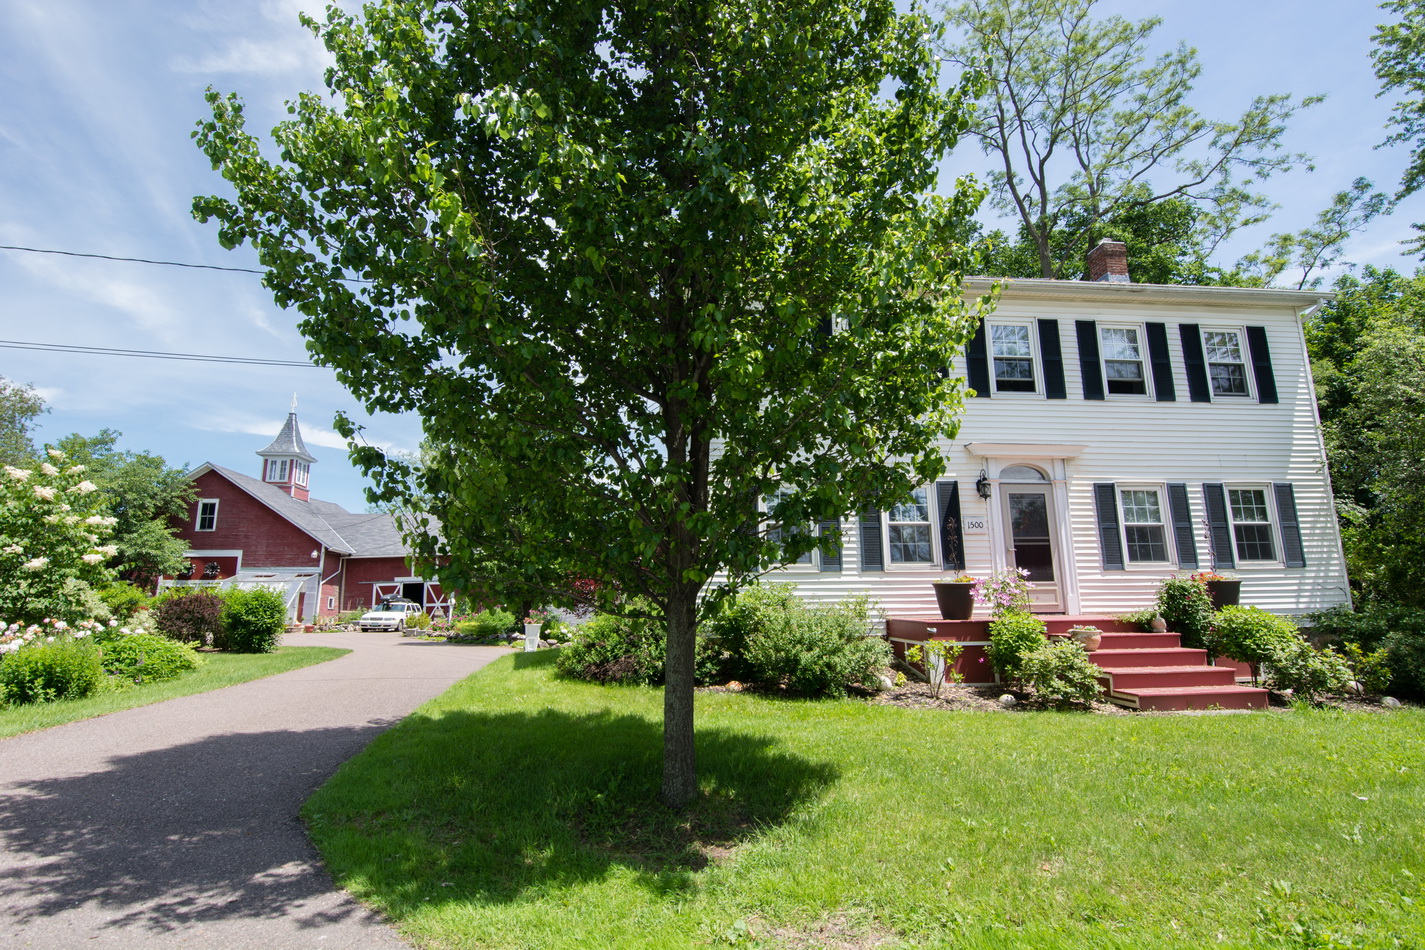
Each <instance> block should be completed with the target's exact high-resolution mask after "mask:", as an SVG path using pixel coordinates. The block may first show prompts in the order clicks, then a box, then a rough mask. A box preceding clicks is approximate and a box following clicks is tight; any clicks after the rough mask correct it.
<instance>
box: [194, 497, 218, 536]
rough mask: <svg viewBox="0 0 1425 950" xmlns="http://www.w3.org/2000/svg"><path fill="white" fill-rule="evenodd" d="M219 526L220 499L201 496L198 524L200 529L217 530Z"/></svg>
mask: <svg viewBox="0 0 1425 950" xmlns="http://www.w3.org/2000/svg"><path fill="white" fill-rule="evenodd" d="M217 528H218V499H216V498H200V499H199V500H198V524H197V529H198V530H199V531H216V530H217Z"/></svg>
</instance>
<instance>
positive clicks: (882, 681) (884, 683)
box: [876, 676, 896, 693]
mask: <svg viewBox="0 0 1425 950" xmlns="http://www.w3.org/2000/svg"><path fill="white" fill-rule="evenodd" d="M876 684H877V685H878V686H880V687H881V692H883V693H884V692H887V691H888V690H892V689H895V688H896V684H895V683H894V682H892V681H891V678H890V677H889V676H878V677H876Z"/></svg>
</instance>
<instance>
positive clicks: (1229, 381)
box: [1202, 330, 1251, 396]
mask: <svg viewBox="0 0 1425 950" xmlns="http://www.w3.org/2000/svg"><path fill="white" fill-rule="evenodd" d="M1202 344H1203V349H1204V351H1205V354H1206V358H1207V377H1208V379H1209V380H1210V381H1211V383H1212V395H1213V396H1250V395H1251V393H1250V392H1249V391H1248V389H1247V361H1246V359H1245V358H1244V357H1243V349H1242V334H1240V333H1238V332H1237V331H1236V330H1204V331H1203V333H1202Z"/></svg>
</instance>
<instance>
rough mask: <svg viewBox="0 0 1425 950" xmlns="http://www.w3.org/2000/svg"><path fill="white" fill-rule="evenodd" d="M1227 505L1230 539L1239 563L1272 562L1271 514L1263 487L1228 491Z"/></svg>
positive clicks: (1274, 557)
mask: <svg viewBox="0 0 1425 950" xmlns="http://www.w3.org/2000/svg"><path fill="white" fill-rule="evenodd" d="M1227 506H1228V508H1229V509H1230V510H1231V512H1232V539H1233V541H1234V542H1235V546H1236V548H1237V560H1238V561H1275V560H1276V559H1277V553H1276V545H1275V544H1274V543H1273V541H1272V513H1271V509H1270V508H1268V507H1267V492H1266V489H1264V488H1230V489H1228V491H1227Z"/></svg>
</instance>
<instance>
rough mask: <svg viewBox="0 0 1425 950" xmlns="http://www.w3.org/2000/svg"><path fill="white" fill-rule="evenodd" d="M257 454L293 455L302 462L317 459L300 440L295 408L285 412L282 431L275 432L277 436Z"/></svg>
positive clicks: (270, 455)
mask: <svg viewBox="0 0 1425 950" xmlns="http://www.w3.org/2000/svg"><path fill="white" fill-rule="evenodd" d="M257 454H258V455H261V456H262V457H263V458H270V457H274V456H293V455H295V456H296V457H297V458H299V459H301V460H302V461H304V462H315V461H316V460H317V457H316V456H315V455H313V454H312V453H311V452H308V451H307V446H306V445H305V444H304V443H303V442H302V430H301V429H300V428H299V427H298V426H297V412H296V410H293V411H292V412H289V413H288V414H287V422H286V423H285V424H284V425H283V426H282V431H281V432H279V433H277V438H275V439H273V440H272V444H271V445H269V446H268V447H267V448H265V449H263V450H262V451H260V452H258V453H257Z"/></svg>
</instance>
